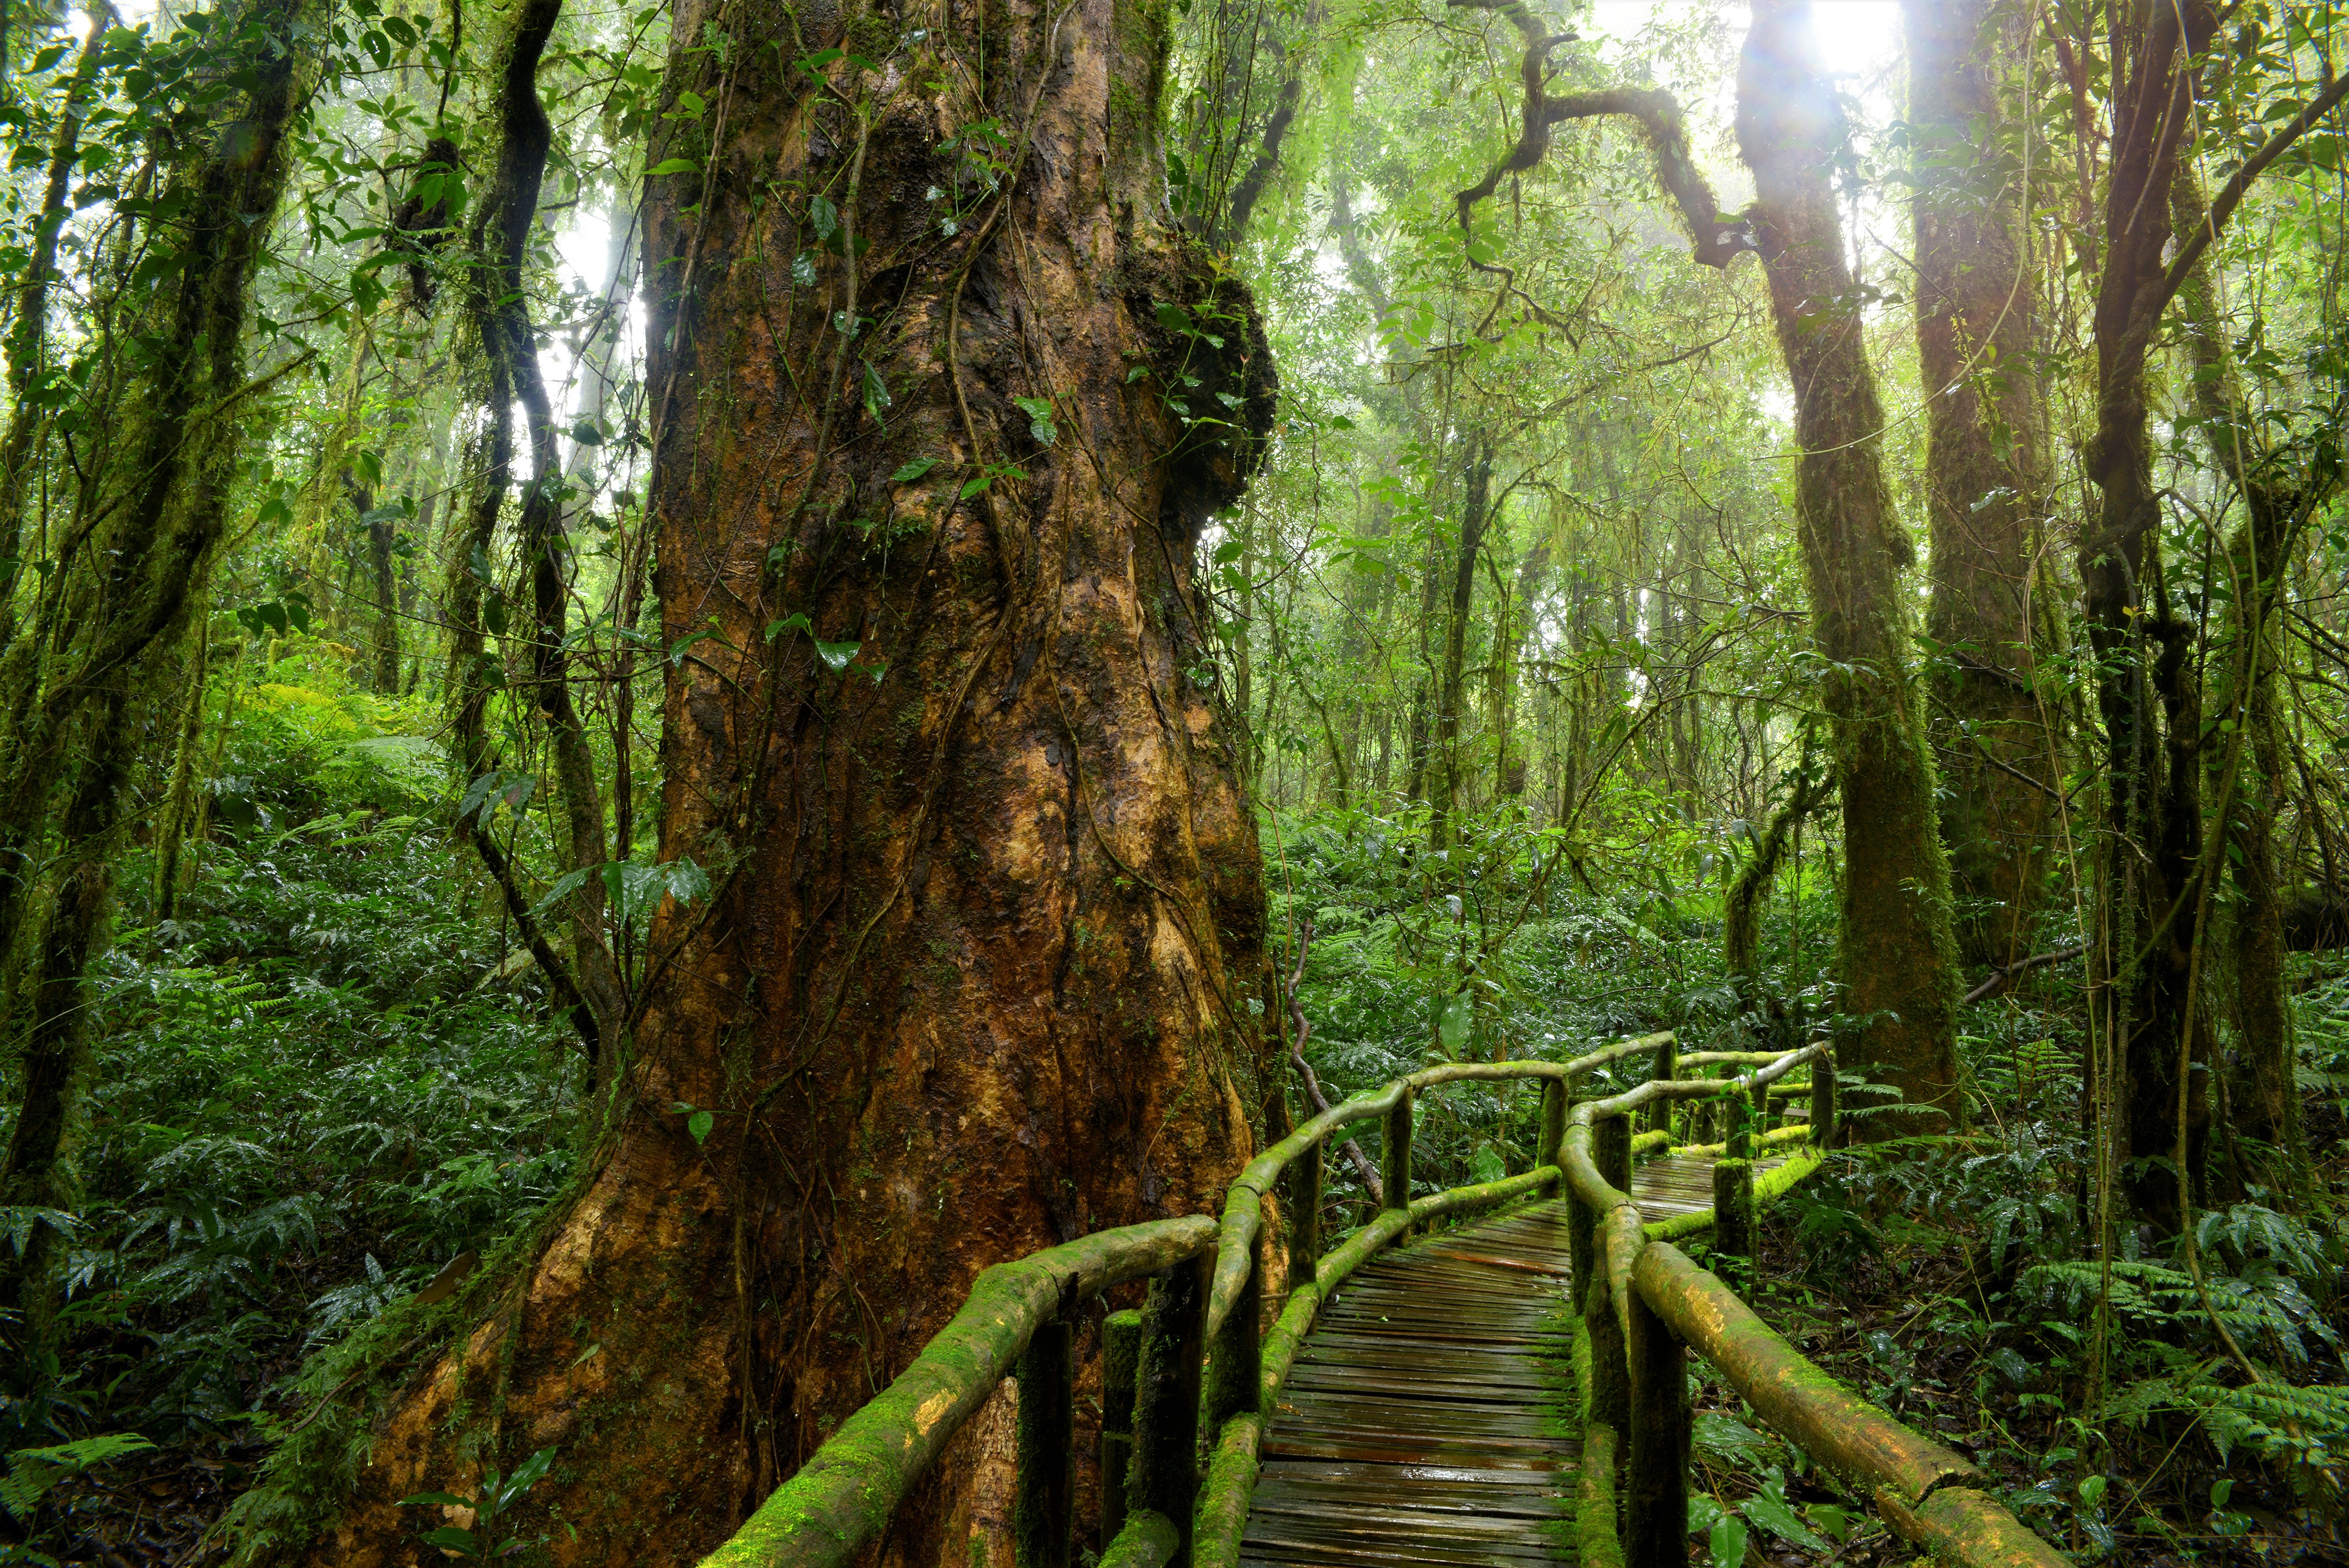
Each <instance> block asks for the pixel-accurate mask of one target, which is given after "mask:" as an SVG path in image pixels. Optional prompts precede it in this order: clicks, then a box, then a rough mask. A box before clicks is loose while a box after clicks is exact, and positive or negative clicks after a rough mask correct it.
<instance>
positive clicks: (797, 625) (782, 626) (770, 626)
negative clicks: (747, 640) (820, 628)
mask: <svg viewBox="0 0 2349 1568" xmlns="http://www.w3.org/2000/svg"><path fill="white" fill-rule="evenodd" d="M809 629H811V628H809V626H808V618H807V617H805V616H803V615H799V614H797V613H794V614H792V615H787V616H785V617H783V618H782V619H781V620H771V621H769V622H768V623H767V640H768V641H769V642H772V641H774V640H775V639H777V638H779V637H781V636H782V635H783V633H785V632H787V631H807V630H809Z"/></svg>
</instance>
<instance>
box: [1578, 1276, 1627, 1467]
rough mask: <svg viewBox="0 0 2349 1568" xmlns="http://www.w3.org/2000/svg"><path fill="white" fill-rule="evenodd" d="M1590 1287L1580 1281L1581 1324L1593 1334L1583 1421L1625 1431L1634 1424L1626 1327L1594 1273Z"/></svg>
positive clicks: (1609, 1294)
mask: <svg viewBox="0 0 2349 1568" xmlns="http://www.w3.org/2000/svg"><path fill="white" fill-rule="evenodd" d="M1591 1273H1592V1278H1591V1279H1590V1280H1589V1282H1588V1283H1584V1282H1580V1281H1578V1282H1576V1284H1575V1289H1576V1290H1577V1291H1578V1292H1580V1293H1581V1295H1582V1324H1583V1327H1584V1328H1585V1329H1587V1330H1588V1332H1589V1334H1590V1386H1589V1388H1588V1389H1587V1390H1585V1398H1586V1401H1587V1406H1586V1408H1585V1410H1584V1418H1585V1419H1587V1420H1590V1421H1596V1422H1599V1423H1601V1424H1603V1425H1605V1426H1609V1427H1612V1428H1615V1430H1616V1431H1617V1432H1621V1431H1623V1430H1624V1429H1625V1428H1628V1427H1630V1424H1631V1378H1630V1366H1628V1365H1627V1364H1626V1363H1625V1361H1624V1359H1623V1325H1622V1323H1621V1322H1620V1321H1619V1319H1618V1318H1617V1317H1616V1316H1615V1302H1614V1298H1613V1296H1612V1294H1611V1293H1609V1291H1608V1289H1607V1282H1606V1281H1605V1280H1604V1279H1601V1278H1599V1277H1598V1273H1599V1271H1598V1270H1597V1269H1596V1268H1594V1269H1593V1270H1592V1271H1591Z"/></svg>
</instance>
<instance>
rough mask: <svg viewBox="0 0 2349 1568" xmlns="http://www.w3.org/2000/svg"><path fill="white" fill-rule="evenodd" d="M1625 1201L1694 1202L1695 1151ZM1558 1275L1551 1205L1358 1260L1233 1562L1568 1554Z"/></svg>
mask: <svg viewBox="0 0 2349 1568" xmlns="http://www.w3.org/2000/svg"><path fill="white" fill-rule="evenodd" d="M1768 1163H1770V1164H1775V1163H1777V1162H1776V1161H1775V1160H1772V1161H1769V1162H1768ZM1631 1195H1632V1197H1633V1198H1634V1199H1637V1200H1638V1201H1639V1204H1640V1210H1641V1211H1642V1212H1643V1213H1644V1214H1646V1216H1647V1217H1648V1218H1649V1219H1650V1220H1659V1219H1662V1218H1665V1217H1667V1216H1669V1215H1672V1214H1681V1213H1686V1212H1689V1211H1691V1210H1697V1209H1703V1208H1708V1207H1710V1206H1711V1205H1712V1202H1713V1166H1712V1162H1711V1161H1710V1160H1705V1159H1692V1158H1686V1157H1683V1156H1668V1157H1666V1158H1663V1159H1659V1160H1651V1161H1649V1162H1647V1163H1645V1164H1643V1165H1641V1166H1640V1167H1639V1168H1637V1170H1636V1171H1635V1173H1634V1176H1633V1180H1632V1188H1631ZM1567 1276H1568V1267H1567V1234H1566V1204H1565V1202H1564V1201H1563V1200H1553V1201H1550V1202H1547V1203H1540V1204H1536V1205H1534V1206H1533V1207H1531V1208H1527V1209H1522V1210H1517V1211H1516V1212H1514V1213H1511V1214H1506V1215H1504V1216H1502V1217H1501V1218H1499V1219H1496V1220H1486V1221H1485V1222H1484V1223H1483V1224H1479V1225H1472V1226H1467V1227H1464V1228H1463V1229H1460V1230H1457V1231H1447V1232H1445V1233H1444V1234H1443V1235H1440V1236H1438V1237H1436V1238H1434V1239H1433V1240H1432V1241H1423V1242H1421V1243H1420V1244H1418V1245H1416V1246H1412V1247H1406V1248H1402V1249H1401V1250H1399V1251H1393V1252H1391V1253H1388V1254H1387V1255H1386V1256H1384V1257H1382V1258H1380V1259H1377V1260H1376V1261H1374V1262H1371V1263H1368V1264H1365V1265H1364V1266H1363V1268H1362V1269H1361V1272H1359V1273H1357V1274H1355V1276H1354V1277H1353V1278H1352V1279H1351V1280H1350V1281H1349V1282H1347V1283H1346V1284H1345V1285H1344V1287H1343V1288H1341V1289H1340V1291H1339V1292H1338V1293H1337V1294H1336V1295H1335V1296H1334V1297H1333V1298H1331V1300H1330V1303H1329V1304H1328V1305H1327V1306H1326V1307H1324V1308H1323V1309H1322V1311H1321V1314H1320V1317H1319V1321H1318V1322H1317V1323H1316V1324H1315V1325H1314V1329H1313V1333H1312V1334H1311V1335H1310V1336H1309V1338H1308V1339H1307V1341H1306V1344H1305V1346H1304V1348H1303V1349H1302V1351H1300V1352H1299V1355H1298V1357H1297V1364H1296V1366H1295V1367H1294V1368H1293V1369H1292V1370H1291V1371H1290V1373H1289V1375H1288V1384H1287V1385H1286V1386H1284V1387H1283V1389H1282V1390H1281V1397H1280V1406H1279V1408H1278V1411H1277V1412H1276V1413H1275V1416H1274V1419H1273V1425H1272V1429H1271V1430H1270V1431H1269V1432H1268V1433H1267V1434H1266V1436H1265V1443H1264V1449H1263V1455H1262V1458H1263V1469H1262V1472H1261V1474H1260V1475H1259V1477H1258V1479H1257V1489H1256V1500H1255V1503H1254V1506H1253V1507H1252V1509H1251V1510H1250V1511H1249V1514H1248V1522H1247V1537H1246V1539H1245V1541H1244V1542H1243V1544H1242V1546H1241V1552H1240V1560H1241V1563H1243V1565H1244V1568H1245V1565H1247V1564H1262V1565H1265V1568H1270V1565H1272V1564H1298V1565H1301V1568H1357V1565H1360V1568H1403V1565H1405V1564H1418V1563H1426V1564H1433V1565H1435V1568H1488V1565H1489V1568H1522V1565H1524V1564H1530V1563H1570V1562H1572V1561H1573V1559H1574V1548H1573V1544H1572V1541H1573V1528H1574V1491H1575V1461H1576V1459H1577V1456H1578V1452H1579V1449H1580V1444H1579V1442H1578V1438H1577V1437H1576V1436H1575V1433H1576V1431H1577V1426H1576V1414H1575V1409H1574V1390H1573V1374H1572V1371H1571V1361H1570V1355H1571V1347H1572V1343H1573V1341H1572V1332H1571V1330H1572V1324H1571V1321H1570V1320H1569V1319H1568V1316H1567V1290H1566V1287H1567V1282H1568V1279H1567Z"/></svg>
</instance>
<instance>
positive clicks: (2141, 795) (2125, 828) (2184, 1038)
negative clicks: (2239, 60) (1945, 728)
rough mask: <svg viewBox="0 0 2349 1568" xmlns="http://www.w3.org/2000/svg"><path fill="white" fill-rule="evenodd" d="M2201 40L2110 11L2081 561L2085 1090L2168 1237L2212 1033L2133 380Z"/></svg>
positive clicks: (2187, 648) (2203, 1115) (2189, 733)
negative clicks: (2090, 799) (2189, 998)
mask: <svg viewBox="0 0 2349 1568" xmlns="http://www.w3.org/2000/svg"><path fill="white" fill-rule="evenodd" d="M2181 28H2183V29H2184V33H2183V36H2181ZM2211 28H2212V20H2211V15H2210V9H2209V5H2208V4H2207V0H2189V3H2187V4H2184V5H2172V4H2168V3H2167V0H2165V3H2161V4H2155V3H2153V0H2132V3H2129V4H2123V5H2116V6H2115V7H2114V8H2113V14H2112V26H2111V35H2110V37H2109V40H2108V46H2107V47H2108V50H2109V54H2108V58H2109V60H2110V63H2111V69H2112V72H2113V77H2114V90H2113V100H2114V103H2115V105H2116V108H2115V112H2114V126H2113V136H2112V163H2111V176H2110V180H2109V183H2108V189H2107V191H2106V201H2105V247H2104V248H2105V254H2104V255H2103V257H2102V263H2103V265H2102V271H2101V272H2100V274H2099V275H2098V278H2097V292H2096V306H2095V343H2096V435H2095V441H2094V443H2093V444H2092V446H2091V447H2090V450H2089V460H2090V462H2089V474H2090V477H2091V479H2093V480H2094V481H2095V485H2096V489H2097V494H2098V502H2099V504H2098V507H2097V510H2096V513H2095V515H2094V516H2092V517H2091V518H2090V519H2088V522H2087V525H2086V526H2085V527H2084V528H2083V530H2082V532H2081V538H2080V548H2079V560H2080V578H2081V588H2082V593H2081V597H2082V603H2083V611H2084V615H2083V618H2084V619H2085V622H2086V624H2087V628H2088V637H2089V641H2090V643H2091V645H2092V646H2093V647H2094V649H2095V654H2096V662H2097V668H2098V670H2099V671H2100V676H2099V679H2098V680H2097V686H2096V701H2097V707H2098V710H2099V716H2100V717H2101V718H2102V720H2103V722H2104V732H2105V746H2106V751H2105V774H2106V783H2105V791H2106V813H2107V816H2106V841H2105V846H2104V849H2103V853H2102V855H2101V857H2100V858H2101V861H2102V865H2103V871H2102V873H2101V875H2100V876H2099V877H2098V889H2099V906H2100V908H2099V912H2098V917H2097V930H2096V933H2095V943H2094V946H2093V947H2092V949H2091V954H2090V965H2091V977H2090V978H2091V980H2092V981H2093V982H2094V985H2093V989H2092V991H2091V993H2090V995H2091V1013H2090V1027H2091V1029H2092V1031H2093V1032H2094V1033H2095V1035H2096V1036H2097V1037H2098V1038H2099V1039H2100V1041H2101V1042H2102V1044H2100V1045H2099V1047H2098V1049H2097V1051H2096V1052H2095V1056H2097V1057H2098V1058H2100V1059H2102V1060H2104V1061H2106V1063H2107V1064H2109V1065H2108V1067H2107V1069H2106V1076H2105V1078H2104V1079H2103V1080H2102V1081H2100V1082H2098V1083H2097V1084H2095V1085H2093V1087H2094V1089H2095V1092H2096V1093H2098V1094H2100V1095H2107V1096H2111V1101H2110V1103H2111V1104H2113V1105H2114V1106H2115V1107H2116V1111H2117V1116H2116V1118H2115V1123H2114V1125H2115V1128H2116V1137H2118V1138H2119V1139H2120V1143H2121V1147H2119V1148H2118V1149H2117V1150H2116V1151H2114V1152H2115V1154H2116V1157H2117V1158H2116V1163H2120V1162H2134V1163H2133V1168H2135V1169H2136V1170H2137V1171H2138V1172H2140V1173H2141V1174H2138V1175H2137V1176H2134V1177H2132V1178H2129V1179H2128V1180H2127V1185H2128V1188H2129V1192H2130V1199H2131V1201H2132V1203H2133V1204H2134V1205H2135V1206H2136V1208H2137V1210H2138V1212H2140V1213H2141V1214H2144V1215H2146V1216H2147V1218H2149V1219H2151V1220H2154V1221H2155V1223H2157V1224H2158V1225H2159V1226H2161V1227H2162V1228H2163V1229H2164V1230H2166V1231H2173V1232H2174V1231H2176V1230H2177V1229H2178V1227H2179V1226H2180V1225H2182V1224H2184V1223H2185V1219H2186V1216H2185V1213H2184V1210H2183V1207H2182V1205H2181V1203H2180V1199H2179V1193H2178V1173H2177V1172H2176V1171H2175V1170H2174V1169H2173V1168H2169V1165H2170V1164H2174V1160H2173V1158H2172V1157H2173V1155H2174V1153H2175V1151H2176V1150H2177V1147H2178V1141H2179V1137H2178V1135H2179V1130H2180V1124H2181V1122H2182V1123H2183V1127H2184V1131H2185V1134H2186V1144H2187V1148H2186V1162H2187V1173H2186V1174H2187V1179H2188V1181H2189V1183H2190V1184H2199V1180H2200V1171H2201V1167H2202V1158H2203V1151H2204V1146H2205V1144H2206V1143H2207V1141H2208V1136H2209V1120H2210V1107H2209V1094H2208V1089H2207V1085H2206V1084H2205V1079H2206V1078H2207V1077H2208V1075H2207V1073H2204V1072H2201V1071H2197V1070H2195V1065H2196V1064H2207V1063H2208V1062H2209V1060H2210V1045H2211V1041H2210V1030H2209V1023H2208V1020H2207V1018H2206V1017H2205V1016H2204V1014H2203V1010H2202V1009H2200V1008H2197V1009H2196V1015H2195V1016H2194V1017H2192V1018H2190V1019H2189V1017H2187V1016H2186V1012H2185V1008H2186V993H2187V991H2188V988H2189V979H2188V976H2189V971H2190V970H2191V967H2192V964H2193V940H2194V924H2195V917H2194V909H2193V903H2194V898H2193V893H2194V878H2195V869H2196V867H2198V866H2199V863H2200V860H2201V850H2202V806H2201V780H2200V758H2199V733H2200V729H2201V708H2200V701H2199V691H2198V689H2197V685H2196V682H2195V680H2194V671H2193V667H2192V663H2191V661H2190V659H2189V654H2190V652H2191V650H2192V643H2193V628H2191V627H2190V626H2189V624H2188V623H2187V622H2185V621H2184V620H2182V619H2179V618H2175V617H2173V616H2172V615H2171V614H2170V612H2169V605H2168V589H2167V586H2166V584H2165V583H2164V581H2163V578H2162V574H2161V569H2160V566H2161V563H2160V558H2159V555H2158V524H2159V521H2160V518H2159V511H2158V500H2157V497H2156V495H2155V493H2154V483H2153V454H2152V441H2151V434H2150V416H2149V413H2148V410H2147V391H2146V385H2145V379H2146V363H2147V354H2148V351H2149V348H2150V346H2151V343H2152V340H2153V336H2154V333H2155V331H2156V329H2157V328H2158V326H2159V324H2160V320H2161V315H2162V309H2163V306H2165V305H2166V303H2167V299H2168V296H2167V291H2166V290H2165V288H2164V286H2163V276H2164V273H2165V271H2166V268H2165V266H2164V257H2163V253H2164V251H2165V249H2166V248H2167V247H2168V244H2169V241H2170V238H2171V230H2170V226H2169V196H2170V183H2171V180H2172V178H2173V174H2174V171H2175V170H2176V167H2177V160H2178V139H2179V137H2180V136H2181V135H2182V134H2183V133H2184V131H2185V129H2186V124H2187V122H2188V121H2189V120H2190V119H2192V116H2191V115H2190V114H2187V113H2183V112H2180V111H2179V110H2178V109H2177V107H2176V106H2177V105H2178V103H2179V101H2180V100H2181V98H2182V96H2183V95H2184V93H2185V92H2186V89H2187V86H2188V84H2187V83H2186V81H2185V80H2184V79H2183V72H2182V67H2181V44H2182V45H2183V46H2184V48H2183V53H2185V54H2188V55H2190V54H2191V53H2193V52H2194V51H2195V50H2196V49H2198V48H2199V47H2200V46H2201V44H2202V42H2204V41H2206V40H2207V39H2208V38H2209V36H2210V33H2211ZM2112 1075H2117V1081H2114V1080H2113V1077H2112ZM2181 1113H2182V1114H2181ZM2165 1162H2169V1163H2168V1164H2166V1163H2165Z"/></svg>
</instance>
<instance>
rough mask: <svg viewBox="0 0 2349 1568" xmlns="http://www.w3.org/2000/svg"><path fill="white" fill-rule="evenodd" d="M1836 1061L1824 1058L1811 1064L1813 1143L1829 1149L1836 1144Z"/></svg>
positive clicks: (1831, 1058) (1828, 1057)
mask: <svg viewBox="0 0 2349 1568" xmlns="http://www.w3.org/2000/svg"><path fill="white" fill-rule="evenodd" d="M1835 1120H1836V1070H1835V1059H1834V1058H1833V1057H1830V1056H1822V1057H1820V1058H1819V1059H1818V1060H1817V1061H1816V1062H1814V1063H1812V1064H1811V1142H1812V1144H1813V1145H1814V1146H1815V1147H1819V1148H1827V1147H1832V1146H1833V1144H1834V1142H1835Z"/></svg>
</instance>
